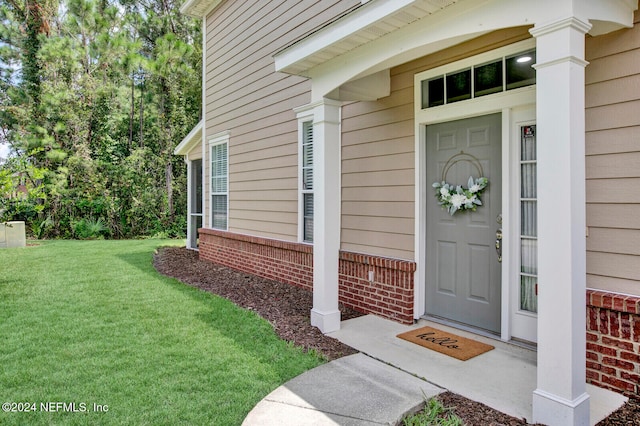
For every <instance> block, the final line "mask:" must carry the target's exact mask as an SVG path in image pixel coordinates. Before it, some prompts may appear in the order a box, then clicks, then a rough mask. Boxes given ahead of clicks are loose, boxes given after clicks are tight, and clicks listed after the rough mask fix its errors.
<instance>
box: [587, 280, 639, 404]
mask: <svg viewBox="0 0 640 426" xmlns="http://www.w3.org/2000/svg"><path fill="white" fill-rule="evenodd" d="M587 382H588V383H592V384H594V385H597V386H600V387H603V388H607V389H612V390H615V391H618V392H622V393H624V394H626V395H634V396H639V395H640V297H637V296H625V295H619V294H613V293H607V292H603V291H592V290H588V291H587Z"/></svg>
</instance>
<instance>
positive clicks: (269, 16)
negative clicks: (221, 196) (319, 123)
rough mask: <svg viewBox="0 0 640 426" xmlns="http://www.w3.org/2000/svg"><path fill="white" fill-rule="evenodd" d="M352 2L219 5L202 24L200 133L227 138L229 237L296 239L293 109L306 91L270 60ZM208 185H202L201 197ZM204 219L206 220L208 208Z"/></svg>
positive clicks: (242, 0)
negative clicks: (203, 116) (203, 89)
mask: <svg viewBox="0 0 640 426" xmlns="http://www.w3.org/2000/svg"><path fill="white" fill-rule="evenodd" d="M359 3H360V1H359V0H346V1H345V0H342V1H339V0H327V1H322V2H318V1H314V0H302V1H299V2H297V3H293V2H286V1H285V0H269V1H262V0H237V1H225V2H223V3H222V4H221V5H220V6H219V7H217V8H216V9H215V10H213V11H212V13H211V14H210V15H209V16H208V17H207V34H206V58H205V61H206V62H205V64H206V76H205V85H206V99H205V114H206V134H207V135H214V134H216V133H219V132H222V131H229V132H230V139H229V230H230V231H232V232H238V233H244V234H250V235H256V236H262V237H269V238H277V239H283V240H289V241H295V240H297V238H298V236H297V233H298V224H297V221H298V215H297V211H298V202H297V197H298V178H297V176H298V151H297V144H298V133H297V132H298V128H297V120H296V116H295V113H294V112H293V108H295V107H298V106H301V105H305V104H307V103H309V101H310V99H311V96H310V93H309V91H310V87H311V86H310V83H309V82H308V81H307V80H306V79H303V78H300V77H295V76H289V75H287V74H283V73H276V72H275V65H274V60H273V54H274V53H275V52H277V51H278V50H280V49H282V48H283V47H285V46H287V45H289V44H290V43H292V42H293V41H294V40H296V39H298V38H299V37H301V36H302V35H304V34H306V33H307V32H309V31H311V30H312V29H314V28H316V27H318V26H319V25H321V24H323V23H325V22H327V21H329V20H330V19H332V18H334V17H335V16H337V15H339V14H341V13H342V12H344V11H345V10H347V9H349V8H351V7H353V6H355V5H357V4H359ZM205 143H206V142H205ZM208 155H209V154H207V156H208ZM208 161H209V160H208V159H207V161H205V165H204V166H205V173H206V176H208V175H209V167H210V164H208ZM209 185H210V182H209V179H205V191H207V193H208V191H209ZM205 214H206V215H207V217H209V215H210V209H209V205H206V206H205Z"/></svg>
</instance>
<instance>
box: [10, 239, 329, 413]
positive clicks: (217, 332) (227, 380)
mask: <svg viewBox="0 0 640 426" xmlns="http://www.w3.org/2000/svg"><path fill="white" fill-rule="evenodd" d="M39 244H40V245H39V246H35V247H27V248H24V249H7V250H0V402H2V403H6V402H15V403H29V405H30V407H29V408H30V409H33V408H35V409H36V412H29V413H27V412H0V424H3V425H4V424H16V425H18V424H19V425H24V424H78V425H80V424H82V425H85V424H131V425H134V424H135V425H142V424H148V425H160V424H167V425H178V424H184V425H197V424H215V425H237V424H240V423H241V422H242V420H243V419H244V417H245V416H246V414H247V413H248V412H249V411H250V410H251V409H252V408H253V407H254V406H255V404H257V403H258V402H259V401H260V400H261V399H262V398H263V397H264V396H265V395H267V394H268V393H269V392H270V391H271V390H273V389H274V388H276V387H277V386H279V385H280V384H282V383H284V382H286V381H287V380H289V379H290V378H292V377H295V376H297V375H298V374H300V373H302V372H304V371H305V370H307V369H309V368H312V367H315V366H317V365H319V364H320V363H321V362H322V361H321V360H320V359H319V358H318V357H316V356H314V355H313V354H304V353H302V352H301V351H300V350H299V349H297V348H294V347H292V346H291V345H289V344H287V343H286V342H284V341H282V340H280V339H278V338H277V336H276V335H275V333H274V332H273V331H272V329H271V327H270V325H269V324H268V323H267V322H266V321H265V320H263V319H262V318H260V317H258V316H257V315H255V314H254V313H252V312H249V311H245V310H242V309H239V308H238V307H236V306H235V305H233V304H232V303H230V302H228V301H227V300H225V299H221V298H219V297H216V296H212V295H210V294H208V293H205V292H202V291H199V290H195V289H192V288H190V287H187V286H185V285H183V284H181V283H179V282H178V281H176V280H174V279H170V278H166V277H163V276H161V275H159V274H158V273H157V272H156V271H155V269H154V268H153V266H152V254H153V250H154V249H155V248H156V247H157V246H158V245H160V244H176V243H175V242H171V241H159V240H142V241H48V242H43V243H39ZM34 403H35V407H34V406H33V405H31V404H34ZM55 403H63V404H55ZM71 403H73V404H75V405H74V406H73V405H71ZM64 404H66V405H64ZM94 404H98V405H100V406H103V407H104V406H106V407H108V408H107V409H103V410H98V411H94ZM106 407H105V408H106ZM3 408H5V406H4V405H3ZM9 408H10V409H11V408H16V409H20V408H22V409H24V407H20V406H17V405H14V406H13V407H9ZM45 408H48V409H50V410H51V411H53V412H44V411H43V410H44V409H45ZM98 408H99V407H98ZM74 409H75V411H76V412H68V411H69V410H72V411H73V410H74ZM54 410H57V411H54ZM65 411H67V412H65ZM82 411H84V412H82Z"/></svg>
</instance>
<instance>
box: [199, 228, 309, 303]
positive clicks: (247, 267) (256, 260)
mask: <svg viewBox="0 0 640 426" xmlns="http://www.w3.org/2000/svg"><path fill="white" fill-rule="evenodd" d="M198 232H199V237H200V242H199V251H200V258H201V259H206V260H210V261H212V262H215V263H218V264H220V265H225V266H228V267H230V268H234V269H237V270H239V271H244V272H249V273H250V274H254V275H258V276H260V277H263V278H268V279H271V280H275V281H279V282H282V283H286V284H291V285H295V286H298V287H302V288H305V289H307V290H309V291H311V290H312V289H313V246H311V245H309V244H301V243H292V242H288V241H280V240H274V239H270V238H262V237H252V236H249V235H243V234H235V233H232V232H226V231H219V230H214V229H206V228H201V229H199V230H198Z"/></svg>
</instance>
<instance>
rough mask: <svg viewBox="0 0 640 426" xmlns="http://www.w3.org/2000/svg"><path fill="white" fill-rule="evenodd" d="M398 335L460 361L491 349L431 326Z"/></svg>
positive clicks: (489, 346) (488, 346)
mask: <svg viewBox="0 0 640 426" xmlns="http://www.w3.org/2000/svg"><path fill="white" fill-rule="evenodd" d="M398 337H399V338H401V339H404V340H407V341H409V342H412V343H415V344H416V345H420V346H424V347H425V348H428V349H431V350H434V351H437V352H440V353H442V354H445V355H449V356H452V357H454V358H457V359H459V360H462V361H466V360H468V359H470V358H473V357H474V356H478V355H480V354H483V353H485V352H488V351H490V350H491V349H493V346H491V345H486V344H484V343H481V342H477V341H475V340H472V339H467V338H466V337H461V336H457V335H455V334H451V333H447V332H446V331H442V330H437V329H435V328H431V327H422V328H418V329H415V330H411V331H408V332H406V333H401V334H398Z"/></svg>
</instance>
